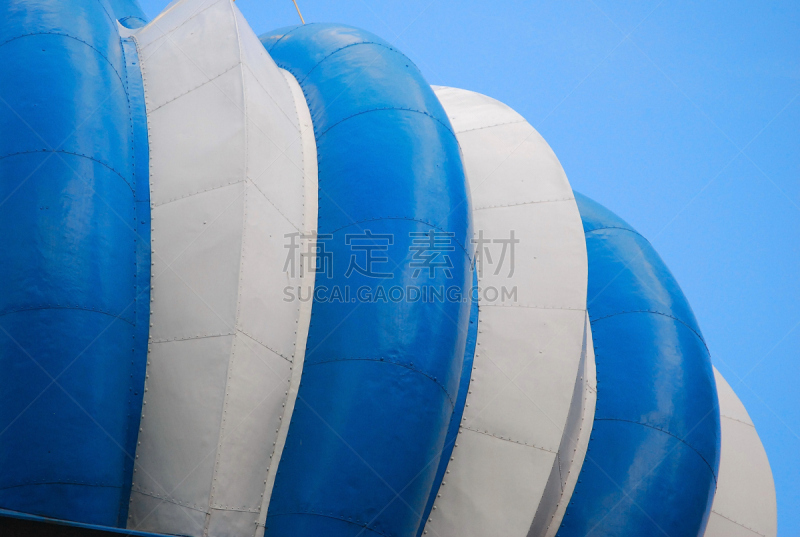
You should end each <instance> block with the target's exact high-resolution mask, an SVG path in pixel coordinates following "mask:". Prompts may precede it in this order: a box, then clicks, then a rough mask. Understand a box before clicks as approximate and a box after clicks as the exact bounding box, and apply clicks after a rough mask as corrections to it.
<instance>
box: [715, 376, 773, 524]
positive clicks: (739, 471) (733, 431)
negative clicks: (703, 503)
mask: <svg viewBox="0 0 800 537" xmlns="http://www.w3.org/2000/svg"><path fill="white" fill-rule="evenodd" d="M714 378H715V379H716V381H717V394H718V396H719V411H720V417H721V419H720V424H721V428H722V442H721V444H722V448H721V451H720V460H719V476H718V478H717V492H716V495H715V496H714V504H713V505H712V507H711V515H710V516H709V519H708V526H707V527H706V532H705V537H755V536H758V535H761V536H763V537H775V536H776V535H777V534H778V510H777V506H776V499H775V483H774V482H773V480H772V470H771V469H770V466H769V460H768V459H767V454H766V452H765V451H764V446H763V445H761V439H760V438H759V437H758V433H757V432H756V428H755V427H754V426H753V422H752V420H751V419H750V416H749V415H748V414H747V410H745V408H744V405H743V404H742V402H741V401H740V400H739V398H738V397H737V396H736V394H735V393H734V391H733V389H732V388H731V387H730V385H729V384H728V383H727V382H726V381H725V379H724V378H723V377H722V375H720V373H719V371H717V370H716V368H714Z"/></svg>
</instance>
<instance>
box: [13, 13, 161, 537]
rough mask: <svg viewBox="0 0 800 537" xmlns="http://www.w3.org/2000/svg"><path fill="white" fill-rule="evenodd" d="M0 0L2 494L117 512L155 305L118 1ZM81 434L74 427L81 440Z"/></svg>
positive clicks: (133, 80) (143, 154)
mask: <svg viewBox="0 0 800 537" xmlns="http://www.w3.org/2000/svg"><path fill="white" fill-rule="evenodd" d="M116 10H117V11H118V12H119V15H118V14H117V13H115V12H114V10H112V9H111V7H110V6H109V4H107V3H105V2H74V1H30V2H5V3H3V4H2V7H0V58H2V61H0V98H2V103H1V104H0V125H2V126H3V131H4V134H3V136H1V137H0V199H3V200H4V206H3V210H2V211H0V222H1V223H0V226H2V227H3V229H4V230H5V233H4V234H3V250H4V251H5V252H6V255H7V258H8V259H7V262H4V263H2V268H0V278H1V279H2V282H3V284H2V285H3V290H2V292H0V297H2V298H0V366H2V369H3V371H4V372H5V373H4V375H3V377H2V386H0V431H1V432H0V465H2V467H3V472H2V475H1V477H0V506H1V507H3V508H8V509H13V510H18V511H25V512H29V513H35V514H41V515H45V516H49V517H57V518H61V519H65V520H72V521H79V522H87V523H95V524H102V525H106V526H114V525H118V524H120V525H122V524H124V520H125V515H126V510H127V501H128V494H129V491H130V479H131V478H130V476H131V472H132V467H133V451H134V446H135V441H136V430H137V426H138V420H139V414H140V412H141V397H142V388H143V386H142V384H143V381H144V362H145V360H146V352H147V333H148V318H149V309H148V307H147V305H148V302H149V276H150V270H149V269H150V260H149V226H150V214H149V213H150V212H149V191H148V186H147V185H148V165H147V161H148V148H147V138H146V118H145V115H144V106H143V98H144V96H143V93H142V85H141V79H140V78H139V76H138V66H137V63H138V62H137V58H136V51H135V49H134V48H132V47H130V46H128V45H129V43H128V44H126V43H123V42H121V41H120V36H119V34H118V31H117V28H118V27H117V23H116V21H115V18H116V17H117V16H125V13H127V12H136V11H138V6H137V5H136V4H135V2H128V1H119V2H117V5H116ZM76 439H80V441H76Z"/></svg>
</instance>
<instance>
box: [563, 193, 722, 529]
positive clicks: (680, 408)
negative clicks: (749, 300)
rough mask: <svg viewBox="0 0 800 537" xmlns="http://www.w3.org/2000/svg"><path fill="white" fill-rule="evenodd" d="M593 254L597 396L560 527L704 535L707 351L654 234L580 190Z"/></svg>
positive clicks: (711, 449) (712, 414)
mask: <svg viewBox="0 0 800 537" xmlns="http://www.w3.org/2000/svg"><path fill="white" fill-rule="evenodd" d="M576 199H577V200H578V207H579V209H580V211H581V218H582V219H583V223H584V229H585V231H586V248H587V251H588V255H589V292H588V308H589V317H590V319H591V321H592V336H593V338H594V347H595V357H596V364H597V406H596V409H595V418H594V425H593V429H592V437H591V439H590V441H589V448H588V452H587V455H586V459H585V461H584V463H583V467H582V469H581V473H580V476H579V481H578V484H577V486H576V487H575V491H574V493H573V495H572V500H571V501H570V503H569V506H568V507H567V511H566V514H565V516H564V519H563V522H562V524H561V528H560V530H559V531H558V535H561V536H573V535H574V536H578V535H581V536H583V535H588V534H590V533H592V532H598V533H613V534H617V535H654V534H657V533H661V532H665V533H667V534H669V535H675V536H687V537H688V536H692V537H694V536H697V535H702V533H703V531H704V529H705V525H706V521H707V518H708V514H709V511H710V508H711V501H712V499H713V496H714V488H715V485H716V472H717V468H718V466H719V441H720V440H719V438H720V432H719V431H720V429H719V427H720V426H719V409H718V404H717V393H716V387H715V384H714V379H713V374H712V370H711V362H710V360H709V356H708V351H707V349H706V346H705V343H704V341H703V339H702V336H701V334H700V329H699V328H698V327H697V322H696V320H695V318H694V315H693V314H692V311H691V308H690V307H689V305H688V303H687V301H686V298H685V297H684V295H683V293H682V292H681V290H680V287H679V286H678V284H677V282H676V281H675V279H674V278H673V276H672V275H671V274H670V272H669V270H668V269H667V267H666V266H665V265H664V263H663V261H662V260H661V258H660V257H659V256H658V254H657V253H656V252H655V250H653V248H652V246H651V245H650V243H649V242H647V241H646V240H645V239H644V238H643V237H642V236H641V235H639V234H638V233H636V232H635V231H634V230H633V229H632V228H631V227H630V226H629V225H628V224H627V223H625V222H624V221H623V220H621V219H620V218H619V217H617V216H616V215H614V214H613V213H611V212H610V211H608V210H607V209H605V208H604V207H602V206H601V205H599V204H597V203H595V202H594V201H592V200H590V199H588V198H586V197H585V196H580V195H577V194H576Z"/></svg>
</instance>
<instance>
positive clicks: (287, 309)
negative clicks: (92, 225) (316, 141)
mask: <svg viewBox="0 0 800 537" xmlns="http://www.w3.org/2000/svg"><path fill="white" fill-rule="evenodd" d="M134 37H135V39H136V40H137V44H138V46H139V47H140V59H141V65H142V72H143V77H144V82H145V96H146V102H147V112H148V130H149V141H150V169H151V177H150V182H151V201H152V218H153V226H152V251H153V262H154V264H153V289H152V294H151V299H152V304H151V309H152V314H151V334H150V335H151V343H150V352H149V355H148V356H149V359H148V365H147V379H146V393H145V412H144V416H143V418H142V422H141V432H140V440H139V445H138V446H137V453H136V457H137V459H136V465H135V474H134V476H135V477H134V482H135V486H134V491H135V492H134V494H133V495H132V498H131V506H130V518H129V524H128V526H129V527H130V528H135V529H142V530H148V531H154V532H159V533H174V534H181V535H191V536H201V535H212V536H225V535H253V534H255V533H256V531H257V529H258V526H257V523H258V520H259V518H260V514H261V512H262V508H263V507H264V500H263V494H264V492H265V487H266V483H267V476H268V474H269V470H270V465H271V461H272V453H273V449H274V447H273V446H275V445H276V443H277V442H278V437H279V432H280V431H281V430H282V420H284V419H286V405H287V402H288V401H289V398H288V394H289V393H290V391H291V390H292V386H291V385H290V381H291V380H294V377H293V375H294V370H295V369H297V367H296V365H297V364H298V363H299V364H300V366H302V358H303V354H304V352H305V335H307V333H308V322H309V317H310V304H309V305H307V306H306V305H303V304H299V303H296V302H287V301H285V300H284V297H285V295H284V288H285V287H286V286H292V287H295V288H296V287H297V286H298V285H300V284H301V283H305V284H308V276H307V275H306V278H305V279H303V274H302V272H301V271H300V270H299V267H298V270H295V271H294V272H292V271H291V270H289V269H287V270H284V268H285V261H286V255H287V249H286V248H285V247H284V246H285V245H286V244H287V238H286V235H287V234H290V233H296V232H307V231H310V230H311V229H313V227H310V226H309V223H313V224H315V223H316V215H317V212H316V195H317V194H316V180H317V177H316V147H315V146H314V145H313V134H312V138H311V143H312V147H310V148H309V147H307V143H306V141H305V140H304V139H303V137H302V136H301V131H300V125H301V122H300V119H299V117H298V111H297V110H298V107H296V103H295V97H296V96H295V94H294V93H293V88H291V87H290V85H289V82H288V81H287V79H286V78H285V76H284V73H283V71H282V70H280V69H279V68H278V67H277V66H276V65H275V63H274V62H273V61H272V59H271V58H270V57H269V55H268V54H267V53H266V51H265V50H264V49H263V47H262V46H261V44H260V43H259V42H258V39H257V37H256V36H255V34H254V33H253V32H252V30H251V29H250V28H249V26H247V24H246V23H245V22H244V19H243V18H242V16H241V14H240V13H239V11H238V9H237V8H236V7H235V6H234V5H233V3H232V2H231V0H216V1H204V0H182V1H179V2H175V3H173V4H171V5H170V7H169V8H168V9H167V11H166V12H165V13H164V14H162V16H160V17H158V18H156V19H155V20H154V21H153V22H152V23H151V24H149V25H147V26H145V27H144V28H142V29H140V30H138V31H137V32H135V33H134ZM142 48H144V50H142ZM300 96H301V98H302V94H301V95H300ZM302 106H303V107H305V101H304V100H303V102H302ZM307 114H308V112H307V108H306V115H307ZM304 121H305V119H304ZM308 123H309V124H310V118H308ZM305 153H309V154H310V155H311V159H312V160H313V169H311V170H305V169H304V168H305V167H307V166H308V163H309V162H310V160H309V159H307V158H306V154H305ZM306 172H308V173H306ZM309 195H310V196H311V198H312V199H311V203H308V205H306V198H307V197H308V196H309ZM314 227H315V226H314ZM306 242H307V241H306ZM302 246H303V247H307V245H306V244H305V242H304V243H302ZM298 258H299V252H298ZM311 285H312V286H313V275H312V279H311ZM306 310H309V311H306ZM301 333H302V334H304V335H302V336H300V335H299V334H301ZM301 337H302V342H301V343H300V344H299V345H298V343H299V342H300V339H301ZM298 354H299V356H298ZM292 404H293V399H292ZM289 415H290V414H289Z"/></svg>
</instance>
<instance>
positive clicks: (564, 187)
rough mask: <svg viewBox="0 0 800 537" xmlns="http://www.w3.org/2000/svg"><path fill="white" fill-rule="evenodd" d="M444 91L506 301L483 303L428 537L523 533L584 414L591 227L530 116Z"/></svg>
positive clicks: (488, 283) (484, 257)
mask: <svg viewBox="0 0 800 537" xmlns="http://www.w3.org/2000/svg"><path fill="white" fill-rule="evenodd" d="M435 91H436V95H437V97H438V98H439V99H440V100H441V102H442V104H443V106H444V107H445V110H446V111H447V113H448V115H449V116H450V119H451V121H452V124H453V126H454V128H455V130H456V133H457V136H458V140H459V143H460V145H461V148H462V153H463V159H464V163H465V167H466V170H467V174H468V176H469V186H470V191H471V195H472V199H473V203H474V205H475V210H474V213H473V218H474V224H473V225H474V227H475V235H474V239H473V241H474V242H476V244H477V245H478V248H479V249H480V251H479V252H478V254H479V257H476V259H477V260H478V261H477V262H476V264H477V266H478V283H479V286H480V287H481V288H482V289H484V291H483V292H484V293H487V294H486V295H485V296H486V297H491V296H492V293H491V292H490V291H489V290H490V289H495V290H497V292H498V294H500V293H501V292H502V291H506V292H508V293H509V296H505V297H503V296H502V295H501V296H499V297H498V296H495V297H494V298H495V299H494V300H491V301H490V300H484V301H482V303H481V312H480V323H479V331H478V336H477V345H478V347H477V348H478V351H477V352H476V354H475V360H474V364H473V370H472V372H471V382H470V388H469V393H468V395H467V400H466V408H465V410H464V414H463V417H462V419H461V422H460V431H459V434H458V443H457V447H456V448H455V449H454V451H453V455H452V456H451V458H452V460H451V461H449V462H448V466H447V470H446V471H447V474H446V477H445V479H444V480H443V482H442V485H441V487H440V488H439V489H438V491H437V499H436V502H435V504H434V511H433V512H432V513H431V515H430V516H429V520H428V521H427V523H426V526H425V531H426V532H427V533H429V534H435V535H439V536H442V537H444V536H454V537H455V536H457V537H464V536H484V535H511V536H514V535H518V536H524V535H527V534H528V531H529V529H530V528H531V524H532V522H533V520H534V515H535V513H536V511H537V506H538V505H539V503H540V500H541V499H542V496H543V494H544V493H545V492H547V491H546V485H547V483H548V481H549V478H550V476H551V475H552V473H553V471H554V468H555V471H556V472H558V471H559V469H560V467H559V466H558V463H559V452H560V451H561V446H562V445H563V446H564V449H565V450H568V449H569V448H568V447H567V446H571V443H570V441H571V440H573V439H572V438H571V436H572V433H573V428H572V427H570V424H571V423H572V422H571V421H570V419H569V418H570V416H571V415H576V419H575V420H573V421H576V422H579V421H580V417H581V416H582V412H581V409H582V405H581V403H582V397H577V398H575V397H574V396H573V394H574V392H575V386H576V382H577V380H578V378H579V377H581V375H582V369H581V364H582V363H584V364H585V361H584V362H582V359H583V357H584V353H583V348H584V338H585V333H586V331H587V330H588V327H587V326H586V311H585V307H586V279H587V264H586V246H585V243H584V237H583V229H582V226H581V220H580V215H579V213H578V208H577V206H576V205H575V200H574V198H573V196H572V190H571V188H570V186H569V182H568V180H567V177H566V174H565V173H564V170H563V169H562V167H561V164H560V163H559V162H558V159H557V158H556V156H555V155H554V154H553V151H552V150H551V149H550V147H549V146H548V145H547V142H545V140H544V139H543V138H542V137H541V136H540V135H539V133H537V132H536V131H535V130H534V129H533V127H531V126H530V125H529V124H528V123H527V122H526V121H525V120H524V118H522V116H520V115H519V114H517V113H516V112H515V111H514V110H512V109H511V108H509V107H508V106H506V105H504V104H503V103H500V102H498V101H496V100H495V99H492V98H490V97H487V96H485V95H480V94H478V93H474V92H471V91H466V90H460V89H455V88H444V87H438V88H435ZM512 238H515V239H516V240H517V241H518V242H517V243H514V244H513V246H503V248H500V246H501V243H502V241H509V240H511V239H512ZM506 248H508V249H506ZM503 256H505V260H504V261H501V258H502V257H503ZM503 263H504V264H503ZM581 387H582V385H581ZM580 395H581V396H582V395H583V391H582V390H581V393H580ZM573 407H574V409H573V410H572V411H571V410H570V409H571V408H573ZM574 440H577V438H576V439H574ZM570 455H571V454H570ZM563 459H564V460H572V457H571V456H570V457H568V456H567V453H564V454H563ZM553 486H554V487H555V486H557V488H558V491H559V492H560V489H561V482H560V481H558V480H556V481H555V482H554V484H553ZM552 495H553V500H554V504H555V503H556V502H557V501H558V497H557V495H556V491H555V490H553V493H552Z"/></svg>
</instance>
